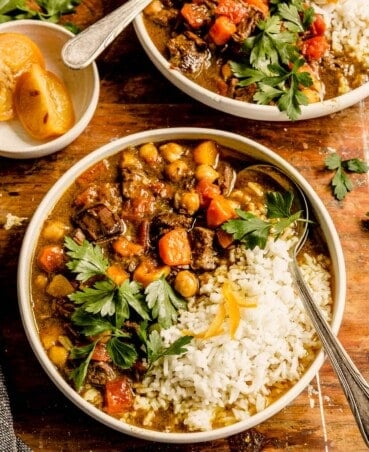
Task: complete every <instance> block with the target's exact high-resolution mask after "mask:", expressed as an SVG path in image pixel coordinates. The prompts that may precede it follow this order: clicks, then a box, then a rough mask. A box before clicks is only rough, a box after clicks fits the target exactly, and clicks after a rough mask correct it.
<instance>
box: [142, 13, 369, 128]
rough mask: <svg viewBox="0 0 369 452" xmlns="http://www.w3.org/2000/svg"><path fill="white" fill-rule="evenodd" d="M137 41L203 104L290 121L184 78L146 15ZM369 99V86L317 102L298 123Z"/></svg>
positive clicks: (303, 109) (247, 115) (276, 112)
mask: <svg viewBox="0 0 369 452" xmlns="http://www.w3.org/2000/svg"><path fill="white" fill-rule="evenodd" d="M134 28H135V31H136V34H137V37H138V39H139V41H140V43H141V45H142V47H143V49H144V50H145V52H146V54H147V55H148V57H149V58H150V60H151V61H152V63H153V64H154V65H155V66H156V68H157V69H158V70H159V71H160V72H161V73H162V74H163V75H164V77H166V78H167V79H168V80H169V81H170V82H171V83H173V85H175V86H176V87H177V88H179V89H180V90H182V91H183V92H185V93H186V94H188V95H189V96H191V97H193V98H194V99H196V100H198V101H199V102H202V103H203V104H205V105H208V106H209V107H212V108H215V109H216V110H220V111H222V112H225V113H229V114H231V115H234V116H239V117H241V118H247V119H256V120H261V121H290V119H289V118H288V116H287V115H286V114H285V113H283V112H281V111H279V109H278V108H277V107H274V106H270V105H258V104H252V103H249V102H243V101H240V100H235V99H231V98H229V97H225V96H221V95H220V94H217V93H215V92H213V91H210V90H208V89H205V88H203V87H201V86H200V85H198V84H197V83H195V82H193V81H192V80H190V79H189V78H188V77H186V76H185V75H183V74H182V73H181V72H180V71H179V70H178V69H175V68H173V66H171V64H170V63H169V62H168V60H166V59H165V58H164V56H163V55H162V54H161V53H160V52H159V50H158V49H157V48H156V46H155V44H154V43H153V42H152V40H151V38H150V35H149V33H148V31H147V29H146V27H145V23H144V19H143V15H142V14H141V15H139V16H137V18H136V19H135V21H134ZM368 96H369V82H367V83H365V84H364V85H362V86H360V87H359V88H356V89H354V90H352V91H350V92H348V93H346V94H343V95H341V96H338V97H335V98H334V99H329V100H325V101H322V102H316V103H313V104H309V105H307V106H301V115H300V116H299V117H298V120H304V119H312V118H318V117H320V116H327V115H330V114H332V113H336V112H338V111H340V110H343V109H345V108H348V107H351V106H352V105H355V104H356V103H358V102H360V101H361V100H362V99H365V98H366V97H368Z"/></svg>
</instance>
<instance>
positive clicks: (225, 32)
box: [209, 16, 237, 46]
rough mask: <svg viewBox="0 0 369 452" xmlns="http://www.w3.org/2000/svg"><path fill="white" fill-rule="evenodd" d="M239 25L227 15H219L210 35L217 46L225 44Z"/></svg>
mask: <svg viewBox="0 0 369 452" xmlns="http://www.w3.org/2000/svg"><path fill="white" fill-rule="evenodd" d="M236 31H237V26H236V25H235V24H234V23H233V22H232V21H231V19H229V17H227V16H219V17H217V18H216V19H215V22H214V24H213V25H212V26H211V27H210V30H209V36H210V38H211V39H212V41H213V42H214V44H216V45H217V46H223V45H224V44H227V42H228V41H229V40H230V39H231V37H232V35H233V33H235V32H236Z"/></svg>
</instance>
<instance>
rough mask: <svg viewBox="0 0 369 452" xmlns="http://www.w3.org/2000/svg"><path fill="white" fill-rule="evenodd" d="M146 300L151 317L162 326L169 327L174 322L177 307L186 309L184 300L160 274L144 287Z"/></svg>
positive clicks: (176, 315)
mask: <svg viewBox="0 0 369 452" xmlns="http://www.w3.org/2000/svg"><path fill="white" fill-rule="evenodd" d="M145 295H146V302H147V305H148V307H149V308H150V309H151V314H152V317H153V319H157V320H158V323H159V325H160V326H161V327H163V328H169V327H170V326H171V325H173V323H175V322H176V320H177V317H178V310H179V309H186V306H187V305H186V302H185V300H184V299H183V298H182V297H179V296H178V295H177V294H176V293H175V292H174V291H173V289H172V287H171V286H170V284H168V282H167V281H166V279H165V278H164V277H163V276H162V277H161V278H159V279H157V280H156V281H153V282H151V283H150V284H149V285H148V286H147V287H146V289H145Z"/></svg>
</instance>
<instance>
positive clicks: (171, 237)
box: [159, 228, 191, 266]
mask: <svg viewBox="0 0 369 452" xmlns="http://www.w3.org/2000/svg"><path fill="white" fill-rule="evenodd" d="M159 255H160V257H161V259H162V261H163V262H164V263H165V264H166V265H170V266H173V265H189V264H190V263H191V247H190V243H189V240H188V236H187V231H186V230H185V229H183V228H176V229H172V230H171V231H169V232H167V233H166V234H164V235H163V236H162V237H161V238H160V240H159Z"/></svg>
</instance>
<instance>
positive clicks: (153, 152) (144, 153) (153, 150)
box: [138, 143, 159, 163]
mask: <svg viewBox="0 0 369 452" xmlns="http://www.w3.org/2000/svg"><path fill="white" fill-rule="evenodd" d="M138 153H139V156H140V157H141V158H142V159H143V160H145V162H146V163H155V162H157V161H158V159H159V152H158V149H157V147H156V146H155V144H154V143H146V144H143V145H142V146H141V147H140V149H139V150H138Z"/></svg>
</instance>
